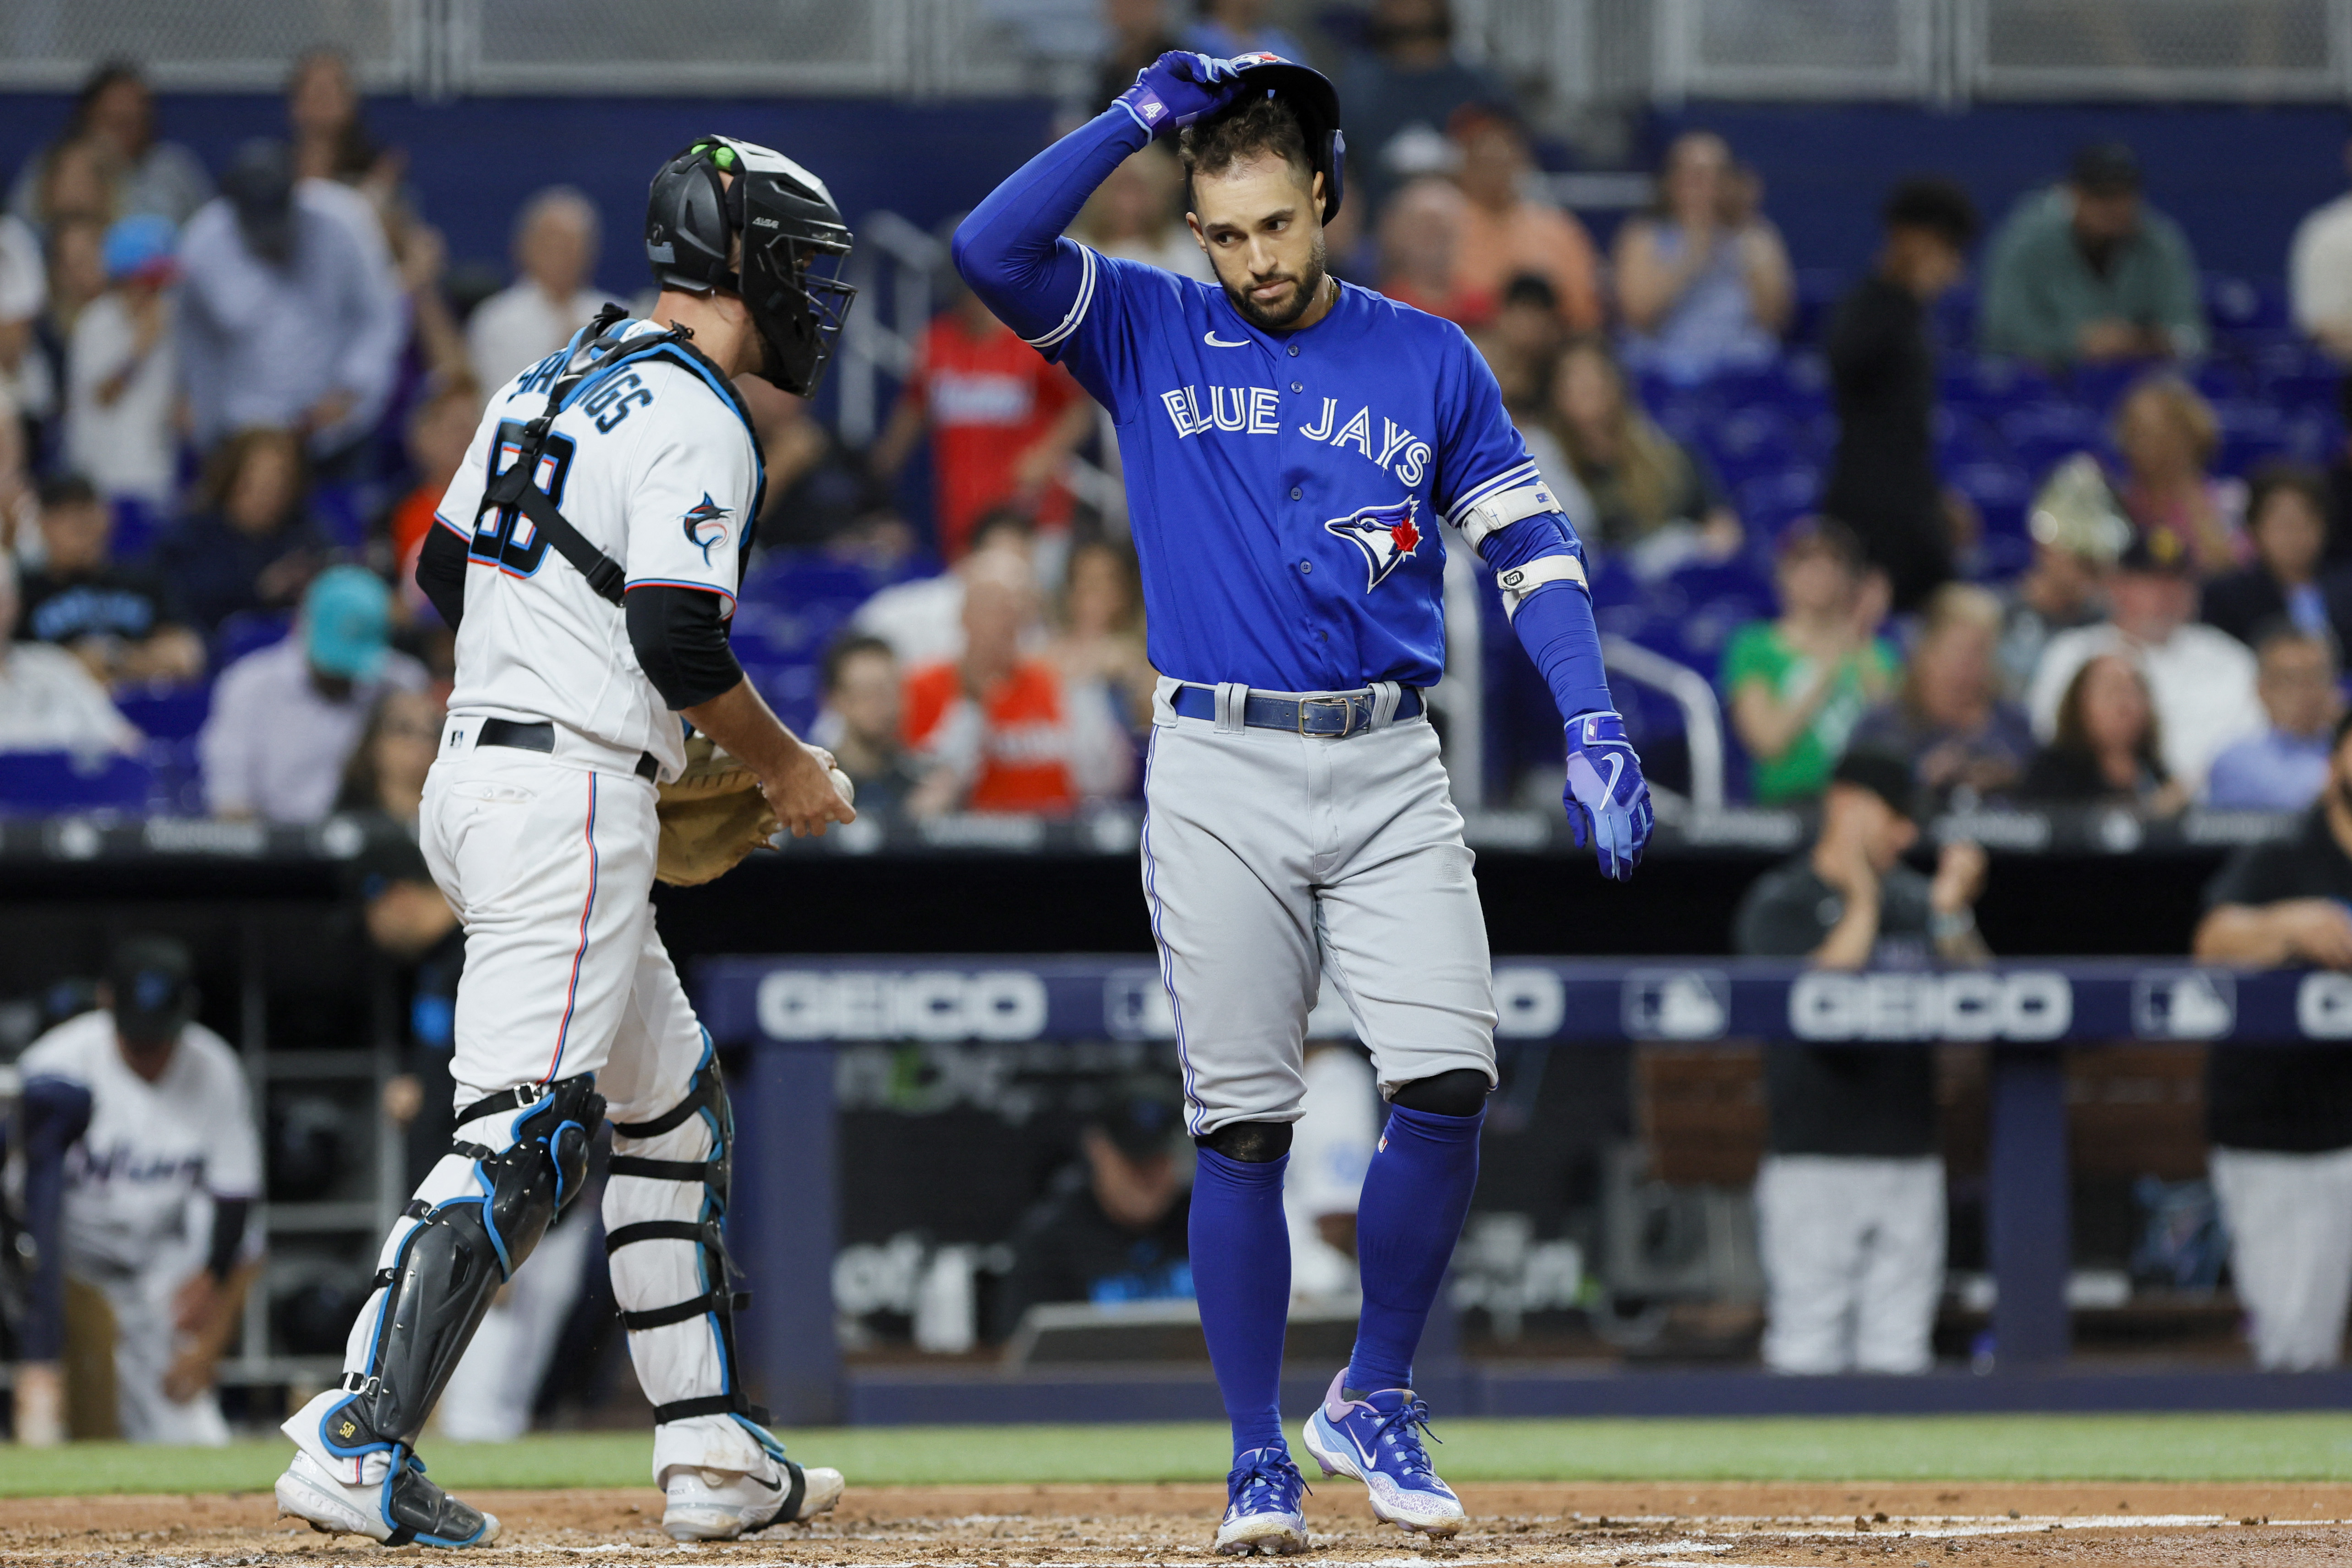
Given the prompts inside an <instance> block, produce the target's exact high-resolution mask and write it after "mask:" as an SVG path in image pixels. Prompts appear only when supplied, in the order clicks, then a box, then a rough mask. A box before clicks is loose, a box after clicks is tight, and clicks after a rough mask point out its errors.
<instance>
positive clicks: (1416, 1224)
mask: <svg viewBox="0 0 2352 1568" xmlns="http://www.w3.org/2000/svg"><path fill="white" fill-rule="evenodd" d="M1485 1123H1486V1108H1485V1107H1484V1106H1483V1105H1482V1106H1480V1108H1479V1110H1478V1112H1477V1113H1476V1114H1475V1115H1470V1116H1443V1115H1439V1114H1437V1113H1434V1112H1431V1111H1412V1110H1408V1109H1406V1108H1405V1107H1404V1106H1402V1105H1391V1107H1390V1109H1389V1123H1388V1126H1387V1128H1386V1129H1385V1130H1384V1131H1383V1132H1382V1133H1381V1145H1380V1152H1379V1153H1377V1154H1375V1155H1373V1156H1372V1164H1371V1168H1370V1170H1369V1171H1367V1172H1365V1174H1364V1190H1363V1196H1362V1197H1360V1198H1358V1199H1357V1201H1356V1257H1357V1261H1358V1264H1359V1266H1360V1269H1361V1270H1362V1277H1363V1284H1364V1310H1363V1316H1362V1317H1361V1318H1360V1320H1359V1322H1358V1323H1357V1325H1356V1350H1355V1354H1353V1355H1352V1356H1350V1357H1349V1360H1348V1375H1347V1379H1346V1382H1345V1387H1346V1390H1347V1392H1348V1393H1349V1396H1356V1395H1360V1394H1371V1393H1377V1392H1378V1391H1379V1390H1381V1389H1383V1388H1410V1387H1412V1353H1413V1350H1414V1348H1415V1347H1416V1346H1417V1345H1419V1344H1420V1343H1421V1331H1422V1326H1423V1324H1424V1323H1426V1322H1428V1321H1429V1309H1430V1306H1431V1305H1432V1303H1433V1302H1434V1301H1436V1300H1437V1288H1438V1286H1439V1284H1440V1283H1442V1282H1443V1281H1444V1278H1445V1265H1446V1264H1447V1263H1448V1262H1449V1261H1450V1260H1452V1259H1453V1257H1454V1242H1455V1241H1456V1240H1458V1239H1460V1238H1461V1235H1462V1221H1463V1219H1464V1218H1465V1216H1467V1215H1468V1214H1469V1212H1470V1192H1471V1189H1472V1188H1473V1187H1475V1186H1477V1185H1478V1130H1479V1128H1480V1127H1481V1126H1483V1125H1484V1124H1485ZM1205 1157H1206V1156H1203V1158H1204V1159H1205ZM1193 1201H1194V1202H1195V1203H1196V1204H1197V1203H1198V1202H1199V1201H1200V1200H1199V1198H1197V1197H1195V1198H1194V1199H1193ZM1278 1207H1279V1206H1278V1205H1277V1208H1278ZM1198 1212H1199V1210H1198V1209H1195V1210H1194V1213H1195V1214H1196V1215H1197V1214H1198ZM1277 1218H1278V1216H1277ZM1198 1223H1199V1222H1198V1220H1197V1219H1196V1220H1195V1221H1194V1224H1195V1228H1194V1230H1193V1233H1192V1234H1193V1235H1194V1236H1195V1237H1196V1238H1197V1237H1198V1236H1199V1235H1200V1231H1199V1229H1198V1228H1197V1227H1198ZM1194 1245H1195V1246H1196V1247H1197V1246H1198V1242H1197V1240H1196V1241H1195V1243H1194ZM1197 1256H1198V1254H1197V1252H1196V1253H1195V1257H1196V1258H1197ZM1199 1268H1200V1265H1199V1263H1197V1262H1195V1263H1194V1264H1193V1269H1194V1270H1195V1272H1196V1274H1197V1272H1198V1270H1199ZM1286 1277H1287V1276H1286ZM1207 1316H1208V1312H1207V1310H1206V1303H1203V1307H1202V1320H1203V1321H1206V1319H1207ZM1211 1343H1214V1342H1213V1341H1212V1342H1211Z"/></svg>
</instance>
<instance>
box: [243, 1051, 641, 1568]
mask: <svg viewBox="0 0 2352 1568" xmlns="http://www.w3.org/2000/svg"><path fill="white" fill-rule="evenodd" d="M603 1120H604V1098H603V1096H601V1095H599V1094H598V1093H597V1092H596V1091H595V1080H594V1079H593V1077H591V1076H589V1075H587V1074H582V1075H581V1076H578V1077H574V1078H566V1079H563V1080H562V1081H561V1082H557V1083H555V1084H553V1085H551V1086H545V1087H542V1086H541V1085H537V1084H532V1085H529V1086H526V1087H524V1088H520V1089H512V1090H508V1091H506V1092H503V1093H499V1094H494V1095H491V1096H490V1097H489V1098H488V1099H487V1100H482V1101H478V1102H477V1103H474V1104H472V1105H469V1106H467V1107H466V1108H465V1109H464V1110H462V1111H460V1112H459V1113H457V1132H458V1138H457V1141H456V1142H454V1143H452V1144H451V1145H450V1146H449V1153H448V1154H447V1155H445V1156H444V1157H443V1158H442V1160H441V1162H440V1163H439V1164H438V1165H436V1166H434V1168H433V1169H432V1171H431V1172H430V1173H428V1174H427V1176H425V1182H424V1185H423V1186H420V1187H419V1188H418V1190H417V1195H416V1197H415V1201H413V1202H412V1203H410V1204H409V1206H408V1207H407V1209H406V1211H405V1212H404V1214H403V1216H402V1219H401V1223H400V1224H399V1225H398V1226H397V1227H395V1228H394V1231H393V1233H392V1236H391V1237H390V1238H389V1239H387V1240H386V1242H385V1244H384V1250H383V1256H382V1260H381V1266H380V1267H379V1269H378V1270H377V1272H376V1280H375V1283H376V1291H375V1294H374V1297H373V1300H372V1301H371V1302H370V1305H369V1307H368V1308H367V1310H365V1311H363V1312H362V1313H361V1314H360V1320H359V1322H358V1323H357V1324H356V1325H355V1326H354V1328H353V1330H352V1350H351V1354H349V1356H348V1358H347V1359H346V1361H345V1365H346V1366H347V1367H351V1368H354V1369H353V1370H350V1371H347V1372H346V1373H345V1374H344V1376H343V1380H342V1384H341V1387H339V1388H336V1389H331V1390H329V1391H328V1392H327V1393H325V1394H322V1395H320V1396H319V1397H318V1398H317V1399H314V1400H312V1401H311V1402H310V1404H309V1405H308V1406H304V1407H303V1408H302V1409H301V1410H300V1411H299V1412H298V1413H296V1415H295V1416H293V1417H292V1418H291V1419H290V1420H289V1421H288V1422H287V1423H286V1427H285V1430H286V1432H287V1435H288V1436H289V1437H292V1438H293V1439H294V1441H295V1442H296V1443H297V1444H298V1445H299V1446H300V1448H302V1450H303V1453H304V1454H305V1455H306V1456H308V1457H309V1458H311V1459H312V1460H314V1461H317V1462H318V1464H319V1465H320V1469H322V1471H323V1472H324V1476H325V1477H326V1478H329V1479H332V1480H334V1481H335V1482H337V1483H340V1484H342V1485H352V1486H356V1485H376V1484H378V1483H382V1485H383V1493H382V1496H383V1512H384V1514H385V1518H384V1520H383V1523H384V1524H385V1525H386V1526H387V1528H388V1530H389V1533H388V1534H384V1535H379V1536H377V1539H379V1540H383V1541H387V1542H392V1543H394V1544H400V1543H403V1542H407V1541H411V1540H414V1541H419V1542H425V1543H426V1544H429V1545H467V1544H473V1543H474V1542H472V1541H470V1540H467V1539H465V1534H466V1530H467V1524H468V1523H469V1521H470V1522H472V1523H474V1524H477V1525H478V1522H479V1521H480V1517H481V1516H479V1515H478V1514H476V1513H475V1512H474V1511H473V1510H472V1509H470V1508H467V1507H466V1505H465V1504H463V1503H459V1502H457V1500H455V1499H451V1498H449V1497H447V1496H446V1494H445V1493H443V1492H442V1491H441V1490H440V1489H439V1488H438V1487H436V1486H434V1485H433V1484H432V1483H431V1482H429V1481H426V1480H425V1479H424V1473H423V1467H422V1466H421V1465H419V1464H417V1463H416V1462H415V1458H414V1455H413V1450H414V1448H415V1442H416V1437H417V1434H418V1433H419V1432H421V1431H422V1430H423V1429H424V1427H425V1417H426V1416H429V1415H431V1414H432V1411H433V1406H434V1402H435V1401H436V1400H437V1399H438V1398H439V1397H440V1396H441V1390H442V1389H443V1387H444V1386H445V1385H446V1384H447V1382H448V1380H449V1375H450V1373H451V1372H452V1371H454V1370H455V1369H456V1367H457V1360H458V1357H459V1356H460V1355H461V1354H463V1353H464V1351H465V1348H466V1342H467V1340H469V1339H471V1338H472V1337H473V1333H474V1330H475V1329H476V1328H477V1327H478V1325H479V1324H480V1322H481V1320H482V1314H483V1312H486V1311H488V1308H489V1304H490V1298H491V1296H492V1295H494V1294H495V1293H496V1292H497V1291H498V1288H499V1286H500V1285H501V1284H503V1283H505V1282H506V1281H507V1280H508V1279H509V1278H511V1277H512V1275H513V1273H514V1271H515V1270H516V1269H518V1268H520V1267H521V1265H522V1262H523V1260H525V1259H526V1258H528V1257H530V1252H531V1249H532V1248H534V1247H536V1246H537V1245H538V1244H539V1239H540V1237H541V1235H543V1234H545V1232H546V1230H547V1228H548V1226H549V1224H550V1223H551V1222H552V1221H553V1219H554V1218H555V1216H556V1214H557V1213H558V1212H559V1211H560V1210H561V1209H562V1207H563V1206H564V1205H565V1204H566V1203H568V1202H570V1201H571V1199H572V1197H573V1196H574V1195H576V1194H577V1193H578V1191H579V1190H580V1186H581V1183H582V1181H583V1178H584V1177H585V1176H586V1174H587V1164H588V1141H589V1138H590V1136H591V1134H593V1131H594V1129H595V1127H596V1124H598V1123H600V1122H602V1121H603ZM476 1140H479V1141H476ZM289 1473H290V1472H289ZM387 1478H389V1479H387ZM306 1517H307V1515H306ZM314 1522H316V1521H314ZM366 1532H367V1533H371V1534H373V1533H374V1531H372V1530H371V1531H366ZM395 1538H396V1539H395Z"/></svg>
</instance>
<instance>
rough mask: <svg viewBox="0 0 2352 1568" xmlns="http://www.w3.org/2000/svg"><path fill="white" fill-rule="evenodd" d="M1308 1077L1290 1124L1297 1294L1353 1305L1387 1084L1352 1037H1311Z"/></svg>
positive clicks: (1285, 1189) (1288, 1210)
mask: <svg viewBox="0 0 2352 1568" xmlns="http://www.w3.org/2000/svg"><path fill="white" fill-rule="evenodd" d="M1300 1076H1301V1077H1303V1078H1304V1079H1305V1080H1306V1081H1307V1092H1306V1096H1305V1098H1304V1099H1303V1100H1302V1101H1301V1102H1300V1103H1299V1115H1298V1120H1297V1121H1296V1122H1294V1123H1292V1124H1291V1144H1290V1164H1289V1166H1287V1167H1286V1169H1285V1170H1284V1172H1283V1183H1282V1214H1283V1218H1284V1220H1285V1221H1286V1224H1287V1227H1288V1228H1289V1231H1290V1298H1291V1300H1292V1301H1312V1302H1317V1303H1327V1304H1330V1305H1334V1306H1343V1307H1344V1306H1347V1305H1349V1304H1351V1303H1352V1302H1353V1301H1354V1300H1355V1299H1356V1298H1357V1297H1358V1296H1359V1295H1360V1291H1359V1289H1358V1285H1357V1277H1358V1272H1359V1270H1358V1268H1357V1264H1356V1203H1357V1199H1358V1198H1360V1197H1361V1196H1362V1195H1363V1190H1364V1173H1365V1172H1366V1171H1367V1170H1369V1169H1370V1167H1371V1163H1372V1153H1373V1151H1374V1149H1375V1148H1377V1147H1378V1145H1379V1144H1380V1141H1381V1115H1380V1113H1381V1090H1380V1085H1379V1084H1378V1083H1376V1082H1373V1081H1372V1064H1371V1063H1370V1062H1369V1061H1366V1060H1365V1059H1364V1053H1363V1052H1362V1051H1360V1050H1359V1049H1357V1047H1356V1043H1355V1042H1354V1041H1353V1040H1308V1041H1307V1055H1306V1060H1305V1061H1304V1062H1303V1063H1301V1071H1300Z"/></svg>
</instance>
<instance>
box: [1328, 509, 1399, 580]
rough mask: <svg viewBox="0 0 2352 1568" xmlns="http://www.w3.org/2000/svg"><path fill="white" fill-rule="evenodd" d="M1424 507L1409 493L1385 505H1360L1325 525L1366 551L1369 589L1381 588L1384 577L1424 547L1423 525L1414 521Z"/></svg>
mask: <svg viewBox="0 0 2352 1568" xmlns="http://www.w3.org/2000/svg"><path fill="white" fill-rule="evenodd" d="M1420 508H1421V503H1420V502H1419V501H1418V500H1416V499H1415V498H1414V497H1411V496H1407V497H1405V498H1404V499H1403V500H1402V501H1391V502H1390V503H1389V504H1388V505H1387V506H1385V507H1359V508H1358V509H1357V510H1355V511H1352V512H1350V513H1349V514H1348V515H1347V516H1346V517H1333V518H1332V519H1331V520H1330V521H1329V522H1328V523H1325V524H1324V525H1323V526H1324V527H1325V528H1328V529H1330V530H1331V531H1332V532H1333V533H1335V534H1337V535H1339V537H1340V538H1343V539H1348V540H1349V541H1351V542H1353V543H1354V545H1355V547H1356V548H1357V549H1360V550H1362V551H1363V552H1364V565H1365V567H1366V568H1367V577H1366V580H1365V583H1364V591H1365V592H1367V593H1370V591H1372V590H1373V589H1375V588H1378V587H1379V586H1380V585H1381V580H1382V579H1383V578H1385V577H1387V576H1388V574H1389V573H1391V572H1392V571H1394V570H1396V569H1397V567H1398V565H1399V564H1400V563H1402V561H1403V560H1404V559H1405V558H1406V557H1407V556H1409V555H1411V554H1412V552H1413V551H1415V550H1417V549H1420V548H1421V528H1420V526H1419V525H1418V524H1416V523H1415V522H1414V521H1413V516H1414V514H1415V513H1416V512H1418V511H1419V510H1420Z"/></svg>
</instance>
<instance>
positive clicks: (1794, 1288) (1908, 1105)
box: [1732, 749, 1990, 1375]
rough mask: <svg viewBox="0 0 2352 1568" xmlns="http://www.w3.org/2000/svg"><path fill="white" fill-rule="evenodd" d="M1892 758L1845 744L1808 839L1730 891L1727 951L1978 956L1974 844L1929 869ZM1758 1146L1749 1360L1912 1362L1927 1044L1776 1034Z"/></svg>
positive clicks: (1934, 1225)
mask: <svg viewBox="0 0 2352 1568" xmlns="http://www.w3.org/2000/svg"><path fill="white" fill-rule="evenodd" d="M1911 784H1912V773H1911V768H1910V766H1909V764H1908V763H1907V762H1906V760H1905V759H1904V758H1900V757H1895V756H1890V755H1885V754H1882V753H1878V752H1873V751H1867V750H1862V749H1856V750H1854V751H1852V752H1849V753H1848V754H1847V755H1846V756H1845V757H1844V758H1842V759H1841V760H1840V761H1839V763H1838V767H1837V771H1836V773H1835V775H1834V776H1833V777H1832V779H1831V780H1830V783H1829V788H1828V791H1827V793H1826V794H1825V796H1824V797H1823V799H1822V828H1821V836H1820V837H1819V838H1818V839H1816V840H1815V841H1814V842H1813V844H1812V846H1811V848H1810V849H1807V850H1805V851H1804V852H1801V853H1800V854H1799V855H1797V856H1796V857H1795V858H1794V859H1793V860H1790V861H1788V862H1783V863H1782V864H1781V865H1780V866H1779V867H1778V868H1777V869H1775V870H1772V871H1769V872H1767V873H1764V875H1763V876H1762V877H1761V878H1759V880H1758V881H1757V883H1756V884H1755V885H1754V886H1753V887H1751V888H1749V889H1748V895H1747V897H1745V898H1743V899H1742V900H1741V901H1740V904H1739V913H1738V915H1737V917H1736V918H1735V920H1734V923H1733V926H1732V946H1733V948H1734V949H1735V950H1736V951H1737V952H1738V953H1739V954H1740V955H1741V956H1745V957H1759V958H1799V957H1801V958H1809V959H1811V961H1812V965H1813V967H1815V968H1819V969H1862V968H1869V967H1902V968H1917V967H1921V966H1922V965H1925V964H1927V963H1929V962H1933V961H1936V960H1942V961H1944V962H1946V963H1956V964H1971V963H1981V962H1982V961H1984V959H1985V958H1986V957H1988V956H1990V955H1988V954H1987V952H1986V951H1985V946H1984V942H1983V939H1982V938H1981V937H1979V936H1978V935H1977V925H1976V902H1977V898H1978V896H1979V894H1981V893H1982V892H1983V891H1984V881H1985V854H1984V852H1983V851H1982V850H1981V849H1979V848H1978V847H1977V846H1976V845H1974V844H1972V843H1967V842H1953V843H1948V844H1946V845H1945V846H1944V847H1943V849H1942V851H1941V852H1940V853H1939V854H1938V856H1937V862H1936V875H1935V878H1934V880H1932V881H1930V880H1929V879H1928V878H1927V877H1924V876H1921V875H1920V874H1919V873H1917V872H1916V871H1913V870H1912V869H1911V868H1910V867H1908V866H1906V865H1905V864H1904V863H1903V856H1904V854H1905V853H1906V852H1908V851H1909V849H1910V848H1911V846H1912V845H1913V844H1914V843H1916V841H1918V837H1919V829H1918V824H1917V822H1916V820H1915V819H1914V817H1913V814H1912V813H1913V810H1914V809H1915V808H1914V805H1913V799H1912V788H1911ZM1764 1086H1765V1100H1766V1103H1767V1106H1768V1110H1769V1121H1768V1126H1769V1131H1768V1134H1767V1136H1766V1140H1765V1146H1766V1149H1767V1151H1768V1152H1767V1153H1766V1155H1765V1157H1764V1162H1763V1164H1762V1166H1760V1167H1759V1169H1758V1171H1757V1173H1756V1240H1757V1250H1758V1252H1759V1260H1760V1261H1761V1262H1762V1264H1763V1267H1764V1283H1765V1292H1766V1303H1767V1304H1766V1312H1765V1319H1766V1322H1765V1330H1764V1364H1765V1365H1766V1366H1768V1367H1769V1368H1771V1369H1772V1370H1773V1371H1774V1372H1781V1373H1798V1374H1814V1375H1820V1374H1828V1373H1839V1372H1881V1373H1918V1372H1925V1371H1927V1369H1928V1367H1929V1366H1930V1365H1931V1364H1933V1362H1934V1359H1935V1357H1934V1351H1933V1348H1932V1346H1931V1345H1930V1343H1929V1338H1930V1335H1931V1333H1932V1331H1933V1330H1934V1328H1935V1324H1936V1306H1937V1301H1939V1300H1940V1299H1941V1297H1942V1295H1943V1282H1944V1224H1945V1220H1944V1162H1943V1159H1942V1157H1941V1156H1940V1155H1938V1153H1937V1131H1938V1129H1937V1111H1936V1058H1935V1056H1934V1054H1933V1053H1932V1052H1929V1051H1885V1050H1874V1049H1871V1048H1869V1047H1855V1046H1804V1045H1776V1046H1770V1047H1768V1048H1767V1049H1766V1051H1765V1053H1764Z"/></svg>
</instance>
